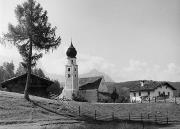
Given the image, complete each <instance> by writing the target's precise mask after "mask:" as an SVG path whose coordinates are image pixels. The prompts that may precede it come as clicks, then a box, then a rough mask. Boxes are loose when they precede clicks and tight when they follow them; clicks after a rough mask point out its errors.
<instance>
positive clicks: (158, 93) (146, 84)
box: [130, 81, 176, 102]
mask: <svg viewBox="0 0 180 129" xmlns="http://www.w3.org/2000/svg"><path fill="white" fill-rule="evenodd" d="M174 90H176V89H175V88H174V87H173V86H172V85H170V84H169V83H168V82H156V81H139V82H138V83H137V84H136V85H135V86H134V87H133V88H132V89H131V90H130V101H131V102H132V101H133V98H134V97H141V98H143V97H144V98H146V97H147V98H150V100H152V99H153V98H155V97H166V98H172V97H174Z"/></svg>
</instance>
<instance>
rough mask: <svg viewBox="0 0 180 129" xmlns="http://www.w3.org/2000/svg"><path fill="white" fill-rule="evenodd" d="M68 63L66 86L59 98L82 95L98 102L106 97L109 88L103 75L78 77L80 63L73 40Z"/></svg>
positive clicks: (71, 97)
mask: <svg viewBox="0 0 180 129" xmlns="http://www.w3.org/2000/svg"><path fill="white" fill-rule="evenodd" d="M66 55H67V60H68V61H67V65H66V66H65V86H64V89H63V91H62V93H61V95H60V96H59V98H67V99H73V97H80V98H83V99H84V100H86V101H88V102H98V101H99V100H101V99H105V96H106V95H105V93H107V91H108V89H107V87H106V86H105V85H102V84H103V82H104V78H103V77H89V78H80V79H79V78H78V65H77V64H76V55H77V51H76V49H75V48H74V46H73V44H72V42H71V45H70V47H69V48H68V50H67V52H66Z"/></svg>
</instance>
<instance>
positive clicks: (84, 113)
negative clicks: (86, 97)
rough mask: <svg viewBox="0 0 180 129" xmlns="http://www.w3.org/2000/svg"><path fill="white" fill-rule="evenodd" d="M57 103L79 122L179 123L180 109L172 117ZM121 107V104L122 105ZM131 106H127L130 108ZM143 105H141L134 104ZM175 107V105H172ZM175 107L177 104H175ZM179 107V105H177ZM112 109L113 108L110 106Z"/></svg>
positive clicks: (166, 114) (159, 113)
mask: <svg viewBox="0 0 180 129" xmlns="http://www.w3.org/2000/svg"><path fill="white" fill-rule="evenodd" d="M58 102H59V103H60V104H61V105H62V106H64V107H65V108H66V109H67V111H68V112H69V113H70V114H71V115H74V117H77V119H81V120H87V121H88V120H96V121H137V122H152V123H156V124H173V123H180V109H178V110H177V111H175V112H174V114H175V115H173V114H172V113H171V112H168V111H161V109H159V111H157V110H156V111H152V112H150V113H147V112H146V111H142V112H138V113H137V112H136V113H134V112H133V111H131V112H128V111H126V109H124V110H122V109H120V110H118V108H116V110H113V109H112V110H107V109H106V108H104V107H103V106H104V105H100V104H97V105H93V104H90V103H83V105H82V103H81V102H74V101H61V100H58ZM111 105H112V104H111ZM122 105H123V104H122ZM132 105H133V104H129V106H132ZM136 105H143V104H136ZM174 105H175V104H174ZM176 105H177V104H176ZM177 106H179V105H177ZM112 107H113V106H112Z"/></svg>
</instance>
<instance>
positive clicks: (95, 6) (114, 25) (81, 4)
mask: <svg viewBox="0 0 180 129" xmlns="http://www.w3.org/2000/svg"><path fill="white" fill-rule="evenodd" d="M23 1H24V0H0V35H2V33H6V32H7V28H8V23H12V24H13V25H16V24H17V21H16V17H15V14H14V9H15V7H16V6H17V4H21V3H23ZM37 2H39V3H40V4H41V6H42V7H43V9H45V10H47V11H48V14H47V15H48V17H49V22H50V23H51V24H52V26H56V27H57V31H56V35H57V36H61V38H62V42H61V45H60V46H59V48H58V49H56V50H54V51H53V52H49V53H47V54H45V55H44V56H43V58H42V59H40V60H39V61H38V67H41V68H42V69H43V70H44V71H46V72H48V73H52V74H61V75H64V73H65V64H66V61H67V57H66V54H65V53H66V50H67V48H68V47H69V45H70V42H71V38H72V42H73V44H74V46H75V48H76V49H77V52H78V54H77V63H78V65H79V73H80V74H83V73H87V72H89V71H91V70H93V69H97V70H98V71H100V72H104V73H106V74H108V75H109V76H110V77H111V78H112V79H113V80H114V81H117V82H122V81H129V80H139V79H148V80H159V81H161V80H166V81H180V51H179V50H180V1H179V0H173V1H172V0H113V1H112V0H37ZM7 44H9V43H7ZM4 61H13V62H14V63H15V64H16V66H17V65H18V63H19V62H20V61H21V56H20V55H19V54H18V51H17V49H16V48H15V47H13V46H12V45H6V46H3V45H0V64H2V63H3V62H4Z"/></svg>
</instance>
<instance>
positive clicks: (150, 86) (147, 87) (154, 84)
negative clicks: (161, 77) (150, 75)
mask: <svg viewBox="0 0 180 129" xmlns="http://www.w3.org/2000/svg"><path fill="white" fill-rule="evenodd" d="M140 82H142V81H139V82H137V83H136V84H135V85H134V86H133V87H132V88H131V89H130V92H133V91H153V90H155V89H157V88H158V87H161V86H168V87H170V88H171V89H172V90H176V88H174V87H173V86H172V85H170V84H169V83H168V82H160V81H143V83H144V85H143V86H141V84H140Z"/></svg>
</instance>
